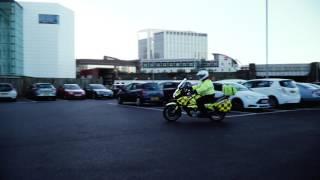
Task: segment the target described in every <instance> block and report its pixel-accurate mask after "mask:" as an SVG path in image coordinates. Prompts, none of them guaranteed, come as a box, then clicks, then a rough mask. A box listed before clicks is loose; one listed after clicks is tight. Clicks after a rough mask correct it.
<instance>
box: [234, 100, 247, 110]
mask: <svg viewBox="0 0 320 180" xmlns="http://www.w3.org/2000/svg"><path fill="white" fill-rule="evenodd" d="M232 109H233V110H237V111H243V110H244V106H243V102H242V100H241V99H233V100H232Z"/></svg>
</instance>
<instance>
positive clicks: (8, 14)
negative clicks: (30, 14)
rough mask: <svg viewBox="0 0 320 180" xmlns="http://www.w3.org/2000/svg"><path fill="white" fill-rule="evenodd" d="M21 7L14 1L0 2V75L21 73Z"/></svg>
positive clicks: (18, 74) (19, 74)
mask: <svg viewBox="0 0 320 180" xmlns="http://www.w3.org/2000/svg"><path fill="white" fill-rule="evenodd" d="M22 16H23V8H22V6H21V5H20V4H18V3H17V2H14V1H9V0H7V1H1V2H0V75H2V76H21V75H23V74H24V73H23V69H24V67H23V24H22Z"/></svg>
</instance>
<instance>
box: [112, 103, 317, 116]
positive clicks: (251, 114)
mask: <svg viewBox="0 0 320 180" xmlns="http://www.w3.org/2000/svg"><path fill="white" fill-rule="evenodd" d="M107 104H110V105H117V103H110V102H108V103H107ZM121 106H126V107H132V108H136V109H145V110H154V111H162V109H158V108H151V107H141V106H131V105H121ZM307 110H320V108H302V109H293V110H276V111H273V112H261V113H248V112H240V111H231V112H235V113H243V114H236V115H227V116H226V117H227V118H234V117H245V116H255V115H265V114H277V113H285V112H294V111H307ZM182 113H183V114H187V113H186V112H182ZM244 113H245V114H244Z"/></svg>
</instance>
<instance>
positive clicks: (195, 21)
mask: <svg viewBox="0 0 320 180" xmlns="http://www.w3.org/2000/svg"><path fill="white" fill-rule="evenodd" d="M23 1H29V0H23ZM30 1H33V2H55V3H59V4H61V5H63V6H65V7H67V8H69V9H71V10H73V11H74V14H75V56H76V58H77V59H83V58H89V59H101V58H102V57H103V56H105V55H106V56H112V57H116V58H119V59H125V60H132V59H137V58H138V42H137V41H138V36H137V32H138V31H139V30H142V29H149V28H152V29H168V30H188V31H196V32H201V33H207V34H208V59H213V57H212V55H211V54H212V53H221V54H226V55H228V56H230V57H232V58H234V59H237V60H239V61H240V63H241V64H242V65H246V64H249V63H257V64H264V63H265V62H266V41H265V40H266V31H265V30H266V11H265V10H266V6H265V5H266V4H265V0H30ZM18 2H19V1H18ZM319 9H320V0H269V10H268V12H269V63H270V64H281V63H310V62H316V61H317V62H319V61H320V11H319Z"/></svg>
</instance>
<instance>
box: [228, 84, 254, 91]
mask: <svg viewBox="0 0 320 180" xmlns="http://www.w3.org/2000/svg"><path fill="white" fill-rule="evenodd" d="M230 85H232V86H234V87H235V88H236V89H237V90H238V91H250V89H249V88H247V87H245V86H244V85H241V84H238V83H231V84H230Z"/></svg>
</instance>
